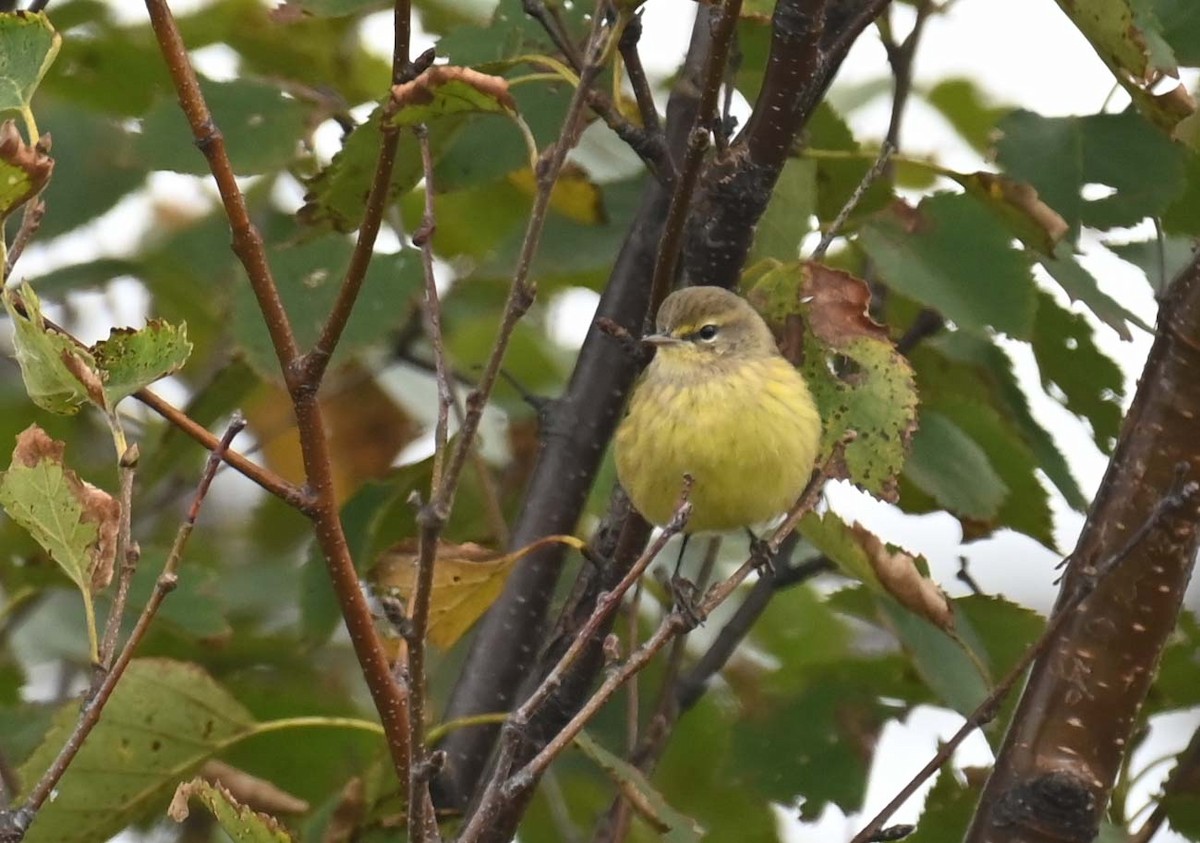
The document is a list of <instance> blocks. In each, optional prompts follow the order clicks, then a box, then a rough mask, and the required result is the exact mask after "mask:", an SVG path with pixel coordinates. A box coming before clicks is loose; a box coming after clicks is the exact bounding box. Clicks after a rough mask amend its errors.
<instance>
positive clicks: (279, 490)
mask: <svg viewBox="0 0 1200 843" xmlns="http://www.w3.org/2000/svg"><path fill="white" fill-rule="evenodd" d="M133 397H134V398H136V399H137V400H138V401H141V402H142V404H144V405H145V406H147V407H149V408H150V409H151V410H153V411H154V412H156V413H158V415H160V416H161V417H162V418H163V419H165V420H166V421H167V422H169V423H171V424H172V425H174V426H175V427H177V428H178V429H179V430H180V431H182V432H183V433H184V434H185V435H186V436H188V437H189V438H191V439H192V440H193V441H194V442H196V443H198V444H199V445H201V446H202V447H204V448H206V449H207V450H208V451H209V452H210V453H211V452H213V451H215V450H216V449H217V446H218V444H219V442H220V440H218V439H217V437H216V436H213V434H212V433H211V432H210V431H209V430H208V429H207V428H205V427H204V425H202V424H199V423H198V422H196V421H195V420H194V419H192V418H191V417H190V416H189V415H188V414H187V413H185V412H184V411H183V410H181V409H179V408H178V407H176V406H174V405H173V404H171V403H170V402H169V401H167V400H166V399H164V398H162V397H161V396H159V395H158V394H157V393H155V392H152V391H151V390H149V389H141V390H138V391H137V392H135V393H134V394H133ZM221 458H222V459H223V460H224V461H225V464H226V465H228V466H229V467H230V468H232V469H233V470H234V471H236V472H238V473H239V474H241V475H242V476H243V477H245V478H246V479H247V480H250V481H251V482H253V483H255V484H257V485H258V486H259V487H260V488H261V489H263V490H264V491H266V492H269V493H270V494H272V495H274V496H275V497H277V498H279V499H280V500H281V501H283V502H284V503H286V504H287V505H288V506H290V507H292V508H293V509H296V510H299V511H300V512H308V508H309V506H310V504H311V503H312V500H311V497H310V496H309V494H308V493H307V492H306V491H305V490H303V489H301V488H300V487H299V486H297V485H295V484H294V483H289V482H288V481H287V480H284V479H283V478H282V477H280V476H279V475H278V474H276V473H275V472H273V471H271V470H270V469H269V468H263V467H262V466H260V465H258V464H257V463H255V462H253V461H252V460H250V459H249V458H248V457H246V456H245V455H244V454H240V453H238V452H237V451H223V452H222V454H221Z"/></svg>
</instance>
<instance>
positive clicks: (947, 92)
mask: <svg viewBox="0 0 1200 843" xmlns="http://www.w3.org/2000/svg"><path fill="white" fill-rule="evenodd" d="M925 99H927V100H928V101H929V104H930V105H932V106H933V107H934V108H936V109H937V110H938V111H939V112H941V115H942V116H943V117H945V118H946V120H947V121H949V123H950V125H951V126H953V127H954V128H955V130H956V131H957V132H958V134H959V135H960V136H961V137H962V138H963V140H965V141H966V142H967V143H969V144H970V145H971V146H972V147H973V148H974V149H976V150H978V151H980V152H985V151H986V150H987V149H988V148H989V147H990V146H991V145H992V135H993V133H994V132H995V130H996V123H997V122H998V121H999V120H1000V118H1001V117H1003V116H1004V115H1005V114H1006V113H1007V112H1008V111H1009V109H1007V108H998V107H996V106H993V105H989V104H988V102H987V99H986V95H985V94H984V92H983V91H982V90H980V89H979V86H978V85H976V84H975V82H973V81H972V80H970V79H960V78H950V79H943V80H942V81H941V82H938V83H937V84H936V85H934V86H933V87H932V88H930V89H929V91H928V92H927V93H926V94H925Z"/></svg>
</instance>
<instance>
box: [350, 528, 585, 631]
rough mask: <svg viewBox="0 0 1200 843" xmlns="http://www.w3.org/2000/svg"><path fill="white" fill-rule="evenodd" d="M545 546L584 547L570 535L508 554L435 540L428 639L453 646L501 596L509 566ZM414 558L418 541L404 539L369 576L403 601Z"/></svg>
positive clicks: (409, 594) (414, 567) (382, 557)
mask: <svg viewBox="0 0 1200 843" xmlns="http://www.w3.org/2000/svg"><path fill="white" fill-rule="evenodd" d="M548 544H565V545H569V546H570V547H574V548H575V549H576V550H579V551H583V549H584V547H585V544H584V542H583V541H581V540H580V539H577V538H575V537H574V536H546V537H545V538H543V539H539V540H538V541H536V542H533V543H532V544H529V545H526V546H525V547H523V548H521V549H520V550H516V551H513V552H512V553H507V554H501V553H498V552H497V551H494V550H490V549H488V548H486V547H483V546H481V545H477V544H471V543H467V544H454V543H451V542H439V543H438V548H437V554H436V556H435V557H434V560H435V561H434V567H433V589H432V591H431V593H430V602H429V629H428V635H429V640H430V641H431V642H433V644H434V645H435V646H437V647H438V648H440V649H442V650H446V649H449V648H450V647H452V646H454V642H456V641H457V640H458V639H459V638H461V637H462V636H463V635H464V634H465V633H466V631H467V630H468V629H470V628H471V626H472V624H474V623H475V621H477V620H479V618H480V617H481V616H482V615H483V613H484V612H485V611H487V608H488V607H489V606H491V605H492V602H493V601H494V600H495V599H496V597H498V596H499V594H500V590H501V589H502V588H503V587H504V581H505V580H506V579H507V578H508V575H509V574H510V573H511V572H512V569H513V566H514V565H516V564H517V562H519V561H520V560H521V559H522V558H523V557H524V556H525V555H526V554H528V553H531V552H533V551H534V550H537V549H538V548H540V547H544V546H546V545H548ZM418 561H419V556H418V547H417V541H416V540H415V539H407V540H405V541H402V542H399V543H398V544H395V545H393V546H392V547H390V548H388V549H387V550H385V551H384V552H383V553H382V554H381V555H380V557H379V560H378V561H377V562H376V563H375V566H374V568H372V569H371V571H370V573H369V574H368V576H369V577H370V579H371V581H372V582H374V583H375V585H376V586H377V587H379V588H380V589H386V590H388V591H391V592H392V593H394V594H395V595H396V596H398V597H400V598H401V599H403V600H404V601H405V602H406V603H407V602H408V601H409V600H410V599H411V598H412V595H413V590H414V586H415V583H416V577H417V567H418Z"/></svg>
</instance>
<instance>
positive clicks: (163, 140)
mask: <svg viewBox="0 0 1200 843" xmlns="http://www.w3.org/2000/svg"><path fill="white" fill-rule="evenodd" d="M201 87H202V89H203V92H204V97H205V99H206V100H207V102H208V107H209V108H210V109H211V110H212V114H213V120H214V121H215V122H216V124H217V126H218V127H220V130H221V133H222V134H223V135H224V137H225V146H226V149H228V151H229V158H230V161H231V162H232V163H233V169H234V172H236V173H237V174H238V175H245V176H249V175H256V174H259V173H265V172H269V171H271V170H278V169H281V168H283V167H286V166H287V165H288V164H290V163H291V162H292V161H294V160H295V159H296V157H297V149H298V147H299V143H300V140H301V138H302V137H303V136H304V135H305V133H306V132H307V131H308V126H307V125H306V123H307V119H308V111H309V109H308V108H307V107H306V106H305V105H304V104H302V103H301V102H299V101H298V100H295V99H291V98H289V97H285V96H284V95H283V94H282V93H281V92H280V91H279V89H278V88H277V87H274V86H271V85H265V84H262V83H260V82H251V81H248V80H245V79H238V80H235V81H232V82H211V81H205V82H204V83H203V84H202V86H201ZM134 154H135V155H136V156H137V157H138V159H139V160H141V161H143V162H145V164H146V165H147V166H149V167H150V168H152V169H155V170H174V171H175V172H179V173H191V174H193V175H207V174H208V172H209V169H208V162H207V160H206V159H205V157H204V156H203V155H202V154H201V153H200V152H199V150H197V149H196V145H195V143H194V142H193V140H192V133H191V130H190V129H189V128H188V124H187V121H186V120H185V119H184V117H183V113H182V112H181V111H180V110H179V103H178V102H176V101H175V100H174V99H170V100H164V101H162V102H160V103H159V104H158V105H156V106H155V107H154V108H152V109H151V110H150V112H149V113H148V114H147V115H146V116H145V118H144V119H143V121H142V132H141V134H139V135H138V137H137V141H136V142H135V143H134Z"/></svg>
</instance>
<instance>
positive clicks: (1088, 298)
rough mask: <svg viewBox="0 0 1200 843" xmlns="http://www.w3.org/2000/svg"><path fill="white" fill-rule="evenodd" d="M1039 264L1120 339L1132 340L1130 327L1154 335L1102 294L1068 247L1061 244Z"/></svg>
mask: <svg viewBox="0 0 1200 843" xmlns="http://www.w3.org/2000/svg"><path fill="white" fill-rule="evenodd" d="M1038 260H1039V261H1040V263H1041V264H1042V266H1043V267H1045V269H1046V271H1047V272H1049V273H1050V277H1051V278H1053V279H1054V280H1055V281H1057V282H1058V286H1060V287H1062V289H1063V292H1064V293H1066V294H1067V295H1068V296H1069V297H1070V298H1071V301H1073V302H1076V301H1077V302H1080V303H1082V304H1084V305H1086V306H1087V308H1088V309H1089V310H1091V311H1092V313H1093V314H1094V315H1095V316H1096V318H1097V319H1099V320H1100V321H1101V322H1103V323H1104V324H1105V325H1108V326H1109V327H1110V328H1112V329H1113V330H1114V331H1116V332H1117V336H1119V337H1120V338H1121V339H1123V340H1127V341H1128V340H1131V339H1133V335H1132V334H1131V333H1130V332H1129V325H1137V326H1138V327H1139V328H1141V329H1142V330H1143V331H1149V332H1150V333H1153V332H1154V329H1153V328H1151V327H1150V326H1149V325H1147V324H1146V323H1145V322H1144V321H1142V320H1141V319H1139V318H1138V317H1137V316H1135V315H1134V314H1133V313H1131V312H1130V311H1129V310H1127V309H1125V308H1124V307H1122V306H1121V304H1120V303H1119V302H1117V301H1116V300H1115V299H1113V298H1111V297H1110V296H1109V295H1108V294H1106V293H1104V292H1103V291H1101V289H1100V286H1099V284H1098V283H1097V282H1096V279H1095V277H1094V276H1093V275H1092V274H1091V273H1090V272H1088V271H1087V270H1086V269H1084V268H1083V266H1082V265H1080V263H1079V261H1077V260H1076V259H1075V255H1074V254H1073V252H1072V249H1071V246H1070V245H1069V244H1067V243H1060V244H1059V245H1058V248H1057V249H1056V250H1055V254H1054V257H1053V258H1047V257H1045V256H1039V257H1038Z"/></svg>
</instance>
